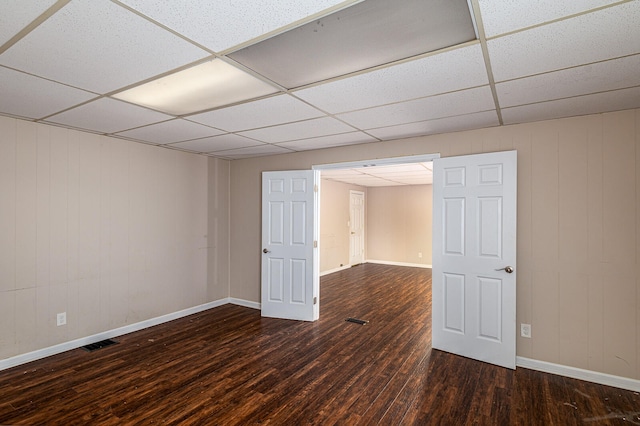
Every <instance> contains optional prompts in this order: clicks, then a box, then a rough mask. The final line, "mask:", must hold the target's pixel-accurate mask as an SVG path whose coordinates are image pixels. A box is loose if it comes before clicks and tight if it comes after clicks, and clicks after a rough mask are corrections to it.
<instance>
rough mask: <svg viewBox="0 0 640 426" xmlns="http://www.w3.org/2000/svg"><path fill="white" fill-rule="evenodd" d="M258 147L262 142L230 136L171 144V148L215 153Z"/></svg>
mask: <svg viewBox="0 0 640 426" xmlns="http://www.w3.org/2000/svg"><path fill="white" fill-rule="evenodd" d="M260 145H264V144H263V143H262V142H258V141H254V140H253V139H248V138H244V137H242V136H238V135H231V134H227V135H221V136H213V137H210V138H203V139H197V140H193V141H188V142H180V143H176V144H171V146H177V147H182V148H185V149H190V150H192V151H198V152H216V151H224V150H229V149H237V148H246V147H249V146H260Z"/></svg>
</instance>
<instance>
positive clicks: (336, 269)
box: [320, 265, 351, 277]
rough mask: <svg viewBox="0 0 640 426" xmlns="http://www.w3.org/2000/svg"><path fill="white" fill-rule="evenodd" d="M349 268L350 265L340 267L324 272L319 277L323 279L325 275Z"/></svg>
mask: <svg viewBox="0 0 640 426" xmlns="http://www.w3.org/2000/svg"><path fill="white" fill-rule="evenodd" d="M349 268H351V265H345V266H340V267H338V268H333V269H329V270H327V271H324V272H320V276H321V277H324V276H325V275H329V274H333V273H334V272H340V271H344V270H345V269H349Z"/></svg>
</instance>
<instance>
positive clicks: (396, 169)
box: [361, 163, 431, 176]
mask: <svg viewBox="0 0 640 426" xmlns="http://www.w3.org/2000/svg"><path fill="white" fill-rule="evenodd" d="M361 170H362V172H363V173H367V174H374V175H376V176H393V175H397V174H403V175H406V174H418V175H424V174H425V173H429V174H431V170H428V169H427V168H426V167H425V166H424V165H422V163H410V164H391V165H388V166H374V167H363V168H362V169H361Z"/></svg>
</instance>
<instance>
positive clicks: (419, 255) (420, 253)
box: [418, 251, 422, 259]
mask: <svg viewBox="0 0 640 426" xmlns="http://www.w3.org/2000/svg"><path fill="white" fill-rule="evenodd" d="M418 258H419V259H422V252H421V251H419V252H418Z"/></svg>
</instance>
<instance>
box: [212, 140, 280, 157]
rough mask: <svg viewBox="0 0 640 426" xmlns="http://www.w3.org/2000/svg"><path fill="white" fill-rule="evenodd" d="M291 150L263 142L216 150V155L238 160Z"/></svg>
mask: <svg viewBox="0 0 640 426" xmlns="http://www.w3.org/2000/svg"><path fill="white" fill-rule="evenodd" d="M291 152H292V151H291V150H288V149H286V148H282V147H280V146H275V145H268V144H265V145H260V146H251V147H248V148H239V149H231V150H228V151H218V152H216V157H224V158H229V159H231V160H238V159H241V158H250V157H262V156H265V155H276V154H287V153H291Z"/></svg>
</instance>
